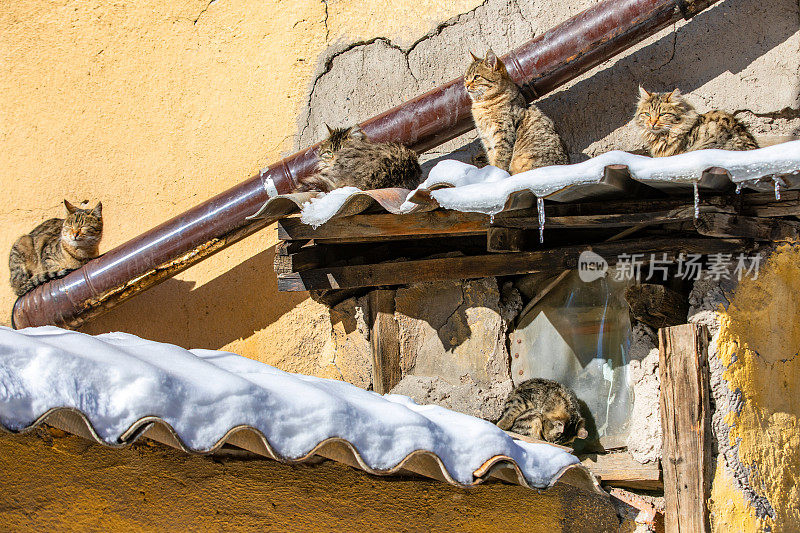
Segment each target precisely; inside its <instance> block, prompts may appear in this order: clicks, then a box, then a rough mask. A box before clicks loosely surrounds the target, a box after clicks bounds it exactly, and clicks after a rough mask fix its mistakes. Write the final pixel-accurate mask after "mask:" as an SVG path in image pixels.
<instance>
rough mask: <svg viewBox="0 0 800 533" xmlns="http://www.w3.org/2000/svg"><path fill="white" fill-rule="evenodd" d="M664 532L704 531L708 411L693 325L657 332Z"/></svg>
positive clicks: (703, 341) (701, 351)
mask: <svg viewBox="0 0 800 533" xmlns="http://www.w3.org/2000/svg"><path fill="white" fill-rule="evenodd" d="M658 341H659V373H660V377H661V395H660V407H661V427H662V431H663V447H662V461H661V464H662V467H663V470H664V499H665V503H666V513H665V515H666V531H667V532H669V533H679V532H687V533H688V532H692V533H695V532H707V531H709V518H708V507H707V504H706V502H707V501H708V498H709V495H710V488H711V472H710V465H711V413H710V407H709V386H708V360H707V347H708V332H707V330H706V329H705V327H701V326H698V325H696V324H684V325H681V326H674V327H671V328H664V329H660V330H659V331H658Z"/></svg>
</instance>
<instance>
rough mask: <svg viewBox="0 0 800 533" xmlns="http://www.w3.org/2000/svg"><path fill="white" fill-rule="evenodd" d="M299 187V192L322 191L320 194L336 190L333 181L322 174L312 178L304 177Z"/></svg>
mask: <svg viewBox="0 0 800 533" xmlns="http://www.w3.org/2000/svg"><path fill="white" fill-rule="evenodd" d="M298 182H299V183H298V185H297V192H309V191H320V192H331V191H332V190H333V189H335V188H336V184H335V183H333V181H332V180H331V179H329V178H327V177H325V176H323V175H322V174H321V173H319V172H317V173H315V174H312V175H310V176H304V177H302V178H300V179H299V180H298Z"/></svg>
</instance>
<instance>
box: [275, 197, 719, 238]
mask: <svg viewBox="0 0 800 533" xmlns="http://www.w3.org/2000/svg"><path fill="white" fill-rule="evenodd" d="M684 203H685V200H684ZM709 209H717V208H715V207H709V206H703V207H701V210H703V211H706V210H709ZM526 214H528V215H531V216H522V214H521V213H513V214H512V212H509V213H508V214H507V215H506V216H502V217H501V216H499V215H498V216H496V217H495V219H494V222H490V217H489V216H488V215H484V214H481V213H461V212H458V211H446V210H440V211H428V212H425V213H411V214H408V215H389V214H380V215H355V216H352V217H342V218H334V219H332V220H329V221H328V222H326V223H325V224H323V225H321V226H319V227H318V228H316V229H314V228H312V227H311V226H307V225H305V224H303V223H302V222H300V219H299V218H285V219H282V220H280V221H278V238H279V239H284V240H293V239H314V240H315V241H316V242H321V243H326V242H327V243H334V242H364V241H375V240H386V239H401V238H406V239H414V238H426V237H436V236H443V235H444V236H456V235H480V234H482V233H486V232H487V230H488V229H489V228H491V227H497V228H516V229H528V230H531V229H537V228H538V227H539V217H538V214H530V213H527V210H526ZM693 218H694V207H693V206H690V205H684V206H681V207H677V208H674V209H666V210H658V211H653V210H648V211H645V212H626V213H599V214H583V215H556V216H551V217H546V218H545V228H547V229H583V228H619V227H627V226H641V225H654V224H664V223H668V222H681V221H687V220H692V219H693Z"/></svg>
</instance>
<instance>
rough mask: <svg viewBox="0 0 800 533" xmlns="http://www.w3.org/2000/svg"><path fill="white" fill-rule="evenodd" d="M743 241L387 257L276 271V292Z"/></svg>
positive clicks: (571, 264) (503, 272)
mask: <svg viewBox="0 0 800 533" xmlns="http://www.w3.org/2000/svg"><path fill="white" fill-rule="evenodd" d="M743 247H744V243H743V242H742V241H739V240H735V239H727V240H726V239H693V238H686V239H657V240H635V239H633V240H627V241H617V242H608V243H600V244H593V245H588V246H587V245H577V246H564V247H559V248H552V249H549V250H541V251H536V252H516V253H507V254H486V255H473V256H461V257H440V258H436V259H419V260H413V261H388V262H385V263H377V264H367V265H349V266H339V267H326V268H319V269H312V270H306V271H304V272H292V273H290V274H279V275H278V290H280V291H307V290H315V289H321V290H327V289H347V288H353V287H377V286H381V285H402V284H407V283H412V282H420V281H440V280H446V279H474V278H483V277H488V276H508V275H511V274H524V273H528V272H539V271H543V270H558V271H562V270H567V269H572V268H576V267H577V263H578V256H579V255H580V253H581V252H583V251H584V250H593V251H594V252H595V253H598V254H600V255H601V256H603V257H604V258H606V260H607V261H608V263H609V265H613V264H614V263H615V261H616V259H617V256H618V255H619V254H623V253H627V254H630V253H634V252H635V253H643V254H649V253H656V252H658V253H666V254H667V257H668V258H674V257H676V255H677V254H678V253H679V252H685V253H699V254H709V253H717V252H733V251H735V250H741V249H743Z"/></svg>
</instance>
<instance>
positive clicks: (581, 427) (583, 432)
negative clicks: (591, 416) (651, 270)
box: [577, 420, 589, 439]
mask: <svg viewBox="0 0 800 533" xmlns="http://www.w3.org/2000/svg"><path fill="white" fill-rule="evenodd" d="M583 424H584V421H583V420H581V423H580V424H579V425H578V436H577V438H579V439H585V438H586V437H588V436H589V432H588V431H586V428H585V427H584V425H583Z"/></svg>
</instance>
